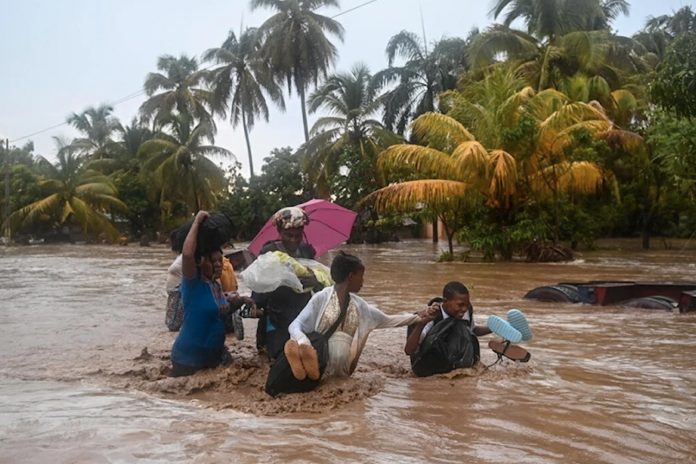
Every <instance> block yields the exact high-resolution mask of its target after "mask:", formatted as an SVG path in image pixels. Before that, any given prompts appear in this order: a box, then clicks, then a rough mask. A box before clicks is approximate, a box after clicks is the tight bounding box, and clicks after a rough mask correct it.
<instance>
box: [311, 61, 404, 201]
mask: <svg viewBox="0 0 696 464" xmlns="http://www.w3.org/2000/svg"><path fill="white" fill-rule="evenodd" d="M370 84H371V75H370V71H369V69H368V68H367V66H365V65H364V64H356V65H355V66H354V67H353V69H352V70H351V72H350V73H337V74H333V75H331V76H329V77H328V78H327V79H326V80H325V81H324V82H323V83H322V84H321V85H320V86H319V87H318V88H317V90H316V91H315V92H314V93H312V95H310V97H309V111H310V113H314V112H316V111H318V110H320V109H324V110H327V111H328V112H329V114H330V115H329V116H323V117H321V118H319V119H318V120H317V121H316V122H315V123H314V126H313V127H312V131H311V138H310V140H309V142H307V143H306V144H305V145H304V146H303V147H301V149H300V154H301V155H302V156H304V157H305V158H306V160H307V164H308V166H309V171H310V172H311V173H312V174H311V178H312V180H313V181H314V182H315V185H316V186H317V189H318V191H319V195H320V196H328V195H329V193H330V192H329V188H328V182H329V179H330V178H331V177H332V176H333V175H334V174H336V172H337V170H338V168H339V162H340V158H341V155H343V154H344V153H347V152H349V153H350V154H351V155H353V154H355V155H357V156H358V157H359V158H360V161H362V162H363V163H367V165H368V166H371V167H373V168H374V164H375V161H376V158H377V154H379V152H381V151H382V150H383V149H384V148H386V147H387V146H389V145H391V144H393V143H397V142H398V141H400V138H399V137H397V136H396V135H395V134H393V133H391V132H390V131H387V130H386V129H385V128H384V126H383V125H382V123H381V122H380V121H378V120H376V119H374V117H373V116H374V114H375V113H376V112H377V111H378V110H379V107H380V105H381V101H380V99H379V98H376V96H375V93H374V89H373V88H372V86H371V85H370ZM370 173H371V174H372V176H373V177H372V178H371V179H364V181H365V182H364V190H365V191H369V189H370V187H373V186H376V183H377V179H376V178H375V177H374V175H375V172H374V169H372V170H371V172H370Z"/></svg>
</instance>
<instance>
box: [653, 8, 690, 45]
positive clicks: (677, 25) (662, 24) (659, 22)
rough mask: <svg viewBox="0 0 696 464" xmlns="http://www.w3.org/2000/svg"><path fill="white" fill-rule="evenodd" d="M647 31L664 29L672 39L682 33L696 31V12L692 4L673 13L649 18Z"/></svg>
mask: <svg viewBox="0 0 696 464" xmlns="http://www.w3.org/2000/svg"><path fill="white" fill-rule="evenodd" d="M645 30H646V31H649V32H651V31H664V32H666V33H667V34H668V35H669V37H670V39H675V38H676V37H677V36H679V35H681V34H686V33H689V32H696V14H695V13H694V11H693V10H692V9H691V7H690V6H688V5H687V6H684V7H682V8H680V9H679V10H678V11H677V12H675V13H674V14H673V15H671V16H670V15H661V16H657V17H652V18H649V19H648V21H647V22H646V24H645Z"/></svg>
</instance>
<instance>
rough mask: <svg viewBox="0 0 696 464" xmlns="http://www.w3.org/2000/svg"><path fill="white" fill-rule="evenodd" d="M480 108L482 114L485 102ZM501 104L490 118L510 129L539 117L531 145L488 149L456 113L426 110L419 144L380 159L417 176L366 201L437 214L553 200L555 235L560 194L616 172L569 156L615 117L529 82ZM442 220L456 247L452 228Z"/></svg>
mask: <svg viewBox="0 0 696 464" xmlns="http://www.w3.org/2000/svg"><path fill="white" fill-rule="evenodd" d="M511 88H512V87H511ZM473 106H474V105H472V107H473ZM479 106H480V108H479V113H481V114H483V113H484V112H485V108H483V107H482V106H481V105H480V103H479ZM500 106H502V107H503V108H505V109H506V110H505V114H499V115H497V116H496V115H492V116H490V115H489V116H488V119H491V120H497V121H499V122H502V121H507V123H508V124H509V125H510V126H509V127H515V126H518V125H519V124H520V123H521V121H523V120H524V119H526V120H528V121H532V122H533V123H534V126H535V130H534V132H533V135H532V137H531V140H529V141H528V144H527V145H520V146H518V147H514V146H512V147H509V149H508V150H504V149H501V148H500V147H496V146H493V147H491V148H489V149H487V148H485V147H484V145H482V144H481V143H480V142H479V141H477V140H476V138H475V136H474V134H472V133H471V132H470V131H469V130H467V128H466V127H464V126H463V125H462V124H461V123H460V122H459V121H457V120H456V119H454V118H453V117H451V116H447V115H442V114H437V113H426V114H424V115H422V116H420V117H418V118H417V119H416V120H415V121H414V122H413V124H412V133H413V138H414V141H416V142H417V144H400V145H393V146H391V147H389V148H387V149H386V150H385V151H383V152H382V153H381V154H380V157H379V167H380V169H382V170H386V171H387V172H388V171H390V170H393V169H396V168H402V167H403V166H409V167H411V168H412V169H413V170H414V172H415V173H417V175H418V176H419V177H420V179H419V180H415V181H408V182H401V183H397V184H393V185H390V186H388V187H385V188H383V189H380V190H378V191H376V192H374V193H373V194H371V195H370V196H369V197H368V198H367V199H366V201H373V202H375V205H376V207H377V209H378V210H385V209H387V210H388V209H398V210H408V209H415V208H416V207H418V206H422V205H427V206H429V207H430V208H432V209H434V210H436V211H439V212H443V211H444V212H447V211H451V208H452V207H453V205H457V202H459V203H460V204H459V206H458V207H461V204H465V203H464V202H465V200H466V199H467V198H468V199H477V198H480V199H481V200H482V201H485V204H486V205H487V207H488V208H493V209H501V210H504V209H507V210H511V209H514V208H515V207H517V206H520V205H521V204H522V203H524V202H525V201H527V200H534V201H550V202H551V203H552V204H553V205H554V207H555V210H554V213H555V218H556V224H555V227H554V233H555V235H556V238H558V216H559V214H560V212H559V211H558V208H557V206H558V205H559V201H558V200H559V197H560V196H561V195H563V194H565V193H570V192H575V193H595V192H598V191H599V190H600V189H601V188H602V187H603V185H604V184H605V183H606V181H607V180H608V179H610V177H611V176H610V174H609V173H608V172H606V171H604V170H603V169H602V168H601V167H600V166H599V165H597V164H595V163H593V162H590V161H588V160H582V159H577V158H575V157H572V156H569V153H572V148H573V144H574V143H575V135H576V134H577V133H578V132H579V131H585V132H588V133H590V134H592V135H593V136H595V137H604V136H606V135H607V134H608V133H609V131H611V129H612V124H611V121H609V119H608V118H607V117H606V115H605V114H604V112H603V111H602V110H601V107H598V105H591V104H587V103H582V102H572V101H570V100H569V99H568V97H567V96H565V95H563V94H561V93H560V92H558V91H555V90H545V91H542V92H539V93H536V92H534V90H533V89H531V88H529V87H526V88H523V89H522V90H520V91H518V92H516V93H514V94H512V95H510V96H509V97H508V98H507V100H506V102H505V103H503V104H502V105H500ZM484 127H487V126H484ZM505 129H506V128H505V127H504V126H503V127H499V128H498V130H499V131H503V130H505ZM615 135H616V134H615ZM460 215H461V212H460ZM445 226H446V231H447V235H448V242H449V246H450V253H451V252H452V235H453V233H454V232H455V231H454V230H452V228H451V227H448V226H447V224H445Z"/></svg>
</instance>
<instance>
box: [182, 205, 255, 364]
mask: <svg viewBox="0 0 696 464" xmlns="http://www.w3.org/2000/svg"><path fill="white" fill-rule="evenodd" d="M207 217H208V213H207V212H205V211H199V212H198V214H196V217H195V219H194V221H193V224H192V225H191V229H190V230H189V232H188V234H187V235H186V240H185V241H184V246H183V250H182V253H181V256H182V266H181V270H182V279H181V287H180V290H181V299H182V302H183V306H184V322H183V324H182V326H181V331H180V332H179V335H178V336H177V337H176V341H175V342H174V346H172V356H171V357H172V372H171V376H172V377H179V376H183V375H191V374H193V373H194V372H196V371H198V370H200V369H204V368H211V367H217V366H218V365H220V363H222V361H223V359H224V357H225V356H229V354H228V352H227V349H226V348H225V325H224V322H223V319H224V317H225V316H226V315H227V314H228V313H229V312H230V311H233V310H235V309H237V308H239V307H240V306H241V305H242V304H243V303H245V302H250V300H249V299H248V298H243V297H240V296H239V295H238V294H236V293H231V294H228V295H227V296H226V295H225V294H224V293H223V291H222V287H221V286H220V283H219V282H218V280H217V279H218V278H219V277H220V273H221V272H222V251H221V250H220V249H212V250H210V249H206V245H205V244H202V243H198V231H199V227H200V225H201V223H202V222H203V221H205V219H206V218H207ZM197 247H200V249H197Z"/></svg>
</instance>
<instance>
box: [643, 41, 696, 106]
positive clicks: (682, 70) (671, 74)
mask: <svg viewBox="0 0 696 464" xmlns="http://www.w3.org/2000/svg"><path fill="white" fill-rule="evenodd" d="M651 94H652V97H653V99H654V100H655V102H656V103H657V104H658V105H660V106H662V107H664V108H667V109H670V110H673V111H674V112H676V113H677V115H679V116H687V117H694V116H696V33H689V34H684V35H683V36H682V37H680V38H678V39H677V40H676V41H675V42H674V43H673V44H672V45H671V47H670V49H669V51H668V52H667V56H666V57H665V59H664V61H663V62H662V63H661V64H660V66H658V68H657V73H656V76H655V81H654V82H653V85H652V89H651Z"/></svg>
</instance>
